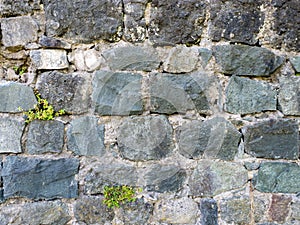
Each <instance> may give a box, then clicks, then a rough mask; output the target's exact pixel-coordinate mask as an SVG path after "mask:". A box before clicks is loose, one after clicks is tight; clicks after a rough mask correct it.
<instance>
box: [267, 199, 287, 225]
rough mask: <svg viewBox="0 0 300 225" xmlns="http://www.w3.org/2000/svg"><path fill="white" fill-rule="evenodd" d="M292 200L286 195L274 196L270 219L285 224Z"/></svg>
mask: <svg viewBox="0 0 300 225" xmlns="http://www.w3.org/2000/svg"><path fill="white" fill-rule="evenodd" d="M291 201H292V198H291V197H290V196H284V195H272V201H271V206H270V208H269V217H270V218H271V219H272V221H276V222H278V223H284V222H285V221H286V219H287V217H288V215H289V211H290V204H291Z"/></svg>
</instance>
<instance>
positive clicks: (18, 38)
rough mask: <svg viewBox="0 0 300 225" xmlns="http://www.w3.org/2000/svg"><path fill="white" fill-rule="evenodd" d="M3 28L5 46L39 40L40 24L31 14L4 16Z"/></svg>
mask: <svg viewBox="0 0 300 225" xmlns="http://www.w3.org/2000/svg"><path fill="white" fill-rule="evenodd" d="M0 4H1V3H0ZM1 30H2V44H3V45H4V46H5V47H15V46H20V45H25V44H27V43H29V42H33V41H36V40H37V31H38V25H37V23H36V22H35V21H34V20H33V19H32V18H31V17H30V16H22V17H12V18H2V19H1Z"/></svg>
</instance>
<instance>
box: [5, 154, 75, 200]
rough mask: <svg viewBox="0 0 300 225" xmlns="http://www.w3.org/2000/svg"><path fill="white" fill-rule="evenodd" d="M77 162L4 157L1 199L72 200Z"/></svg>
mask: <svg viewBox="0 0 300 225" xmlns="http://www.w3.org/2000/svg"><path fill="white" fill-rule="evenodd" d="M78 167H79V161H78V160H77V159H67V158H61V159H57V160H45V159H40V158H25V157H18V156H8V157H7V158H6V160H5V161H4V162H3V170H2V177H3V187H4V197H5V198H6V199H7V198H10V197H27V198H32V199H55V198H75V197H77V195H78V193H77V192H78V190H77V189H78V187H77V182H76V181H75V174H76V173H77V172H78Z"/></svg>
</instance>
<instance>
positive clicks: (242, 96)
mask: <svg viewBox="0 0 300 225" xmlns="http://www.w3.org/2000/svg"><path fill="white" fill-rule="evenodd" d="M276 105H277V92H276V90H275V88H274V87H272V86H271V85H270V84H269V83H267V82H264V81H256V80H251V79H248V78H242V77H237V76H233V77H231V78H230V80H229V84H228V85H227V88H226V102H225V110H226V111H227V112H230V113H234V114H248V113H256V112H262V111H266V110H276Z"/></svg>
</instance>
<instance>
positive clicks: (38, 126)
mask: <svg viewBox="0 0 300 225" xmlns="http://www.w3.org/2000/svg"><path fill="white" fill-rule="evenodd" d="M64 128H65V126H64V124H63V123H62V122H60V121H55V120H53V121H41V120H34V121H32V122H31V123H30V124H29V129H28V135H27V142H26V149H27V151H28V153H29V154H43V153H49V152H52V153H60V152H61V151H62V149H63V145H64Z"/></svg>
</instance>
